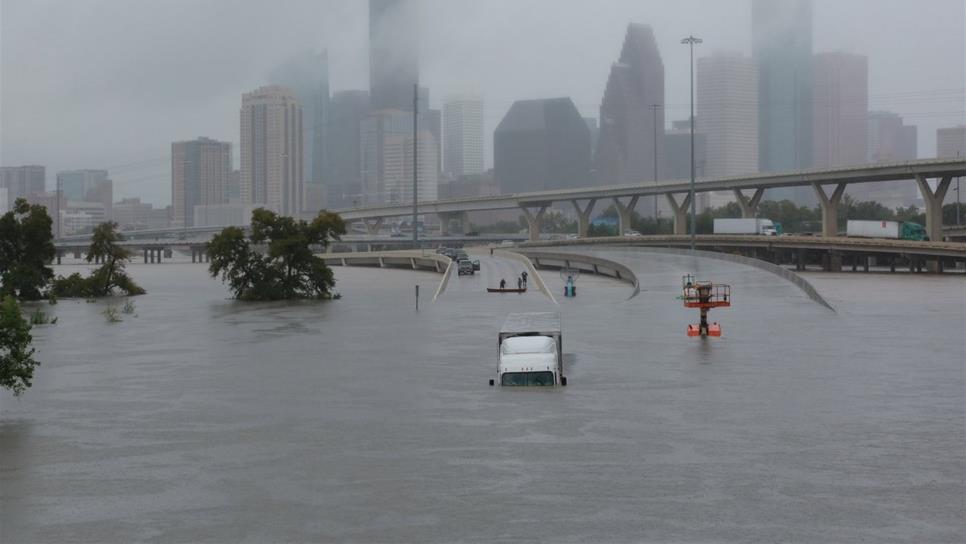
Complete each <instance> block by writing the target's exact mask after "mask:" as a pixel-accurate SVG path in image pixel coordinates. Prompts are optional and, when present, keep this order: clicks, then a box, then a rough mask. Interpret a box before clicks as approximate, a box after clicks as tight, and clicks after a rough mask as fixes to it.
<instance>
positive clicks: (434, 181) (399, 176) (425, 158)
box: [382, 129, 439, 204]
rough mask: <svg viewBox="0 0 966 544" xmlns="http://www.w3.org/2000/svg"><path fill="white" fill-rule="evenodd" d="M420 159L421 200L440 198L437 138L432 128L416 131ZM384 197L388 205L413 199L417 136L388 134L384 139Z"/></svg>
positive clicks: (418, 189) (419, 189) (418, 173)
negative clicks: (414, 154)
mask: <svg viewBox="0 0 966 544" xmlns="http://www.w3.org/2000/svg"><path fill="white" fill-rule="evenodd" d="M416 136H417V140H418V141H417V144H416V153H417V155H416V156H417V159H418V162H417V163H416V164H417V165H418V170H417V183H416V193H417V197H418V199H419V201H420V202H425V201H428V200H436V198H437V195H438V187H439V175H438V171H437V169H436V165H437V162H438V161H437V157H436V150H437V145H436V141H435V139H434V138H433V134H432V133H431V132H430V131H429V130H425V129H424V130H420V131H418V132H417V134H416ZM383 157H384V159H385V160H384V162H383V173H382V179H383V191H384V194H383V197H382V201H383V202H385V203H387V204H410V203H412V201H413V135H412V134H411V133H410V134H398V133H397V134H387V135H385V141H384V142H383Z"/></svg>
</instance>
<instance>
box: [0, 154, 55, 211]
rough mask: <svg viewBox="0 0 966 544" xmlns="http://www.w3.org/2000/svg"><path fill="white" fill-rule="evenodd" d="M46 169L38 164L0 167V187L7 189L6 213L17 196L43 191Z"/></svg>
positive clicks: (37, 193)
mask: <svg viewBox="0 0 966 544" xmlns="http://www.w3.org/2000/svg"><path fill="white" fill-rule="evenodd" d="M46 172H47V169H46V168H44V167H43V166H40V165H35V164H32V165H27V166H2V167H0V188H2V189H6V190H7V191H6V192H7V209H0V212H3V213H6V212H7V211H8V210H9V208H10V207H12V206H13V204H14V202H16V201H17V199H18V198H26V199H30V197H32V196H35V195H39V194H41V193H43V192H44V188H45V183H46Z"/></svg>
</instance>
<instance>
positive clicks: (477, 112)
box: [443, 96, 483, 179]
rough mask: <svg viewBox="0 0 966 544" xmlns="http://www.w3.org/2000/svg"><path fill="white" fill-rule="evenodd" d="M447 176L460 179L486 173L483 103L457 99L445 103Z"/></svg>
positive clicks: (451, 98)
mask: <svg viewBox="0 0 966 544" xmlns="http://www.w3.org/2000/svg"><path fill="white" fill-rule="evenodd" d="M443 125H444V126H443V172H444V173H445V174H446V176H447V178H450V179H459V178H461V177H463V176H475V175H479V174H482V173H483V99H482V98H480V97H478V96H453V97H450V98H448V99H447V100H446V101H445V102H444V103H443Z"/></svg>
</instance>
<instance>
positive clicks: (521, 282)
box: [517, 277, 523, 289]
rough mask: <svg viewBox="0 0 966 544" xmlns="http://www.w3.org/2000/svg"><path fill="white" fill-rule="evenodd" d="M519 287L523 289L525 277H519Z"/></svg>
mask: <svg viewBox="0 0 966 544" xmlns="http://www.w3.org/2000/svg"><path fill="white" fill-rule="evenodd" d="M517 289H523V278H522V277H520V278H517Z"/></svg>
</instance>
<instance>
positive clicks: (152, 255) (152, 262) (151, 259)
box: [148, 249, 154, 264]
mask: <svg viewBox="0 0 966 544" xmlns="http://www.w3.org/2000/svg"><path fill="white" fill-rule="evenodd" d="M148 258H149V260H150V261H151V264H154V250H153V249H149V250H148Z"/></svg>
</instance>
